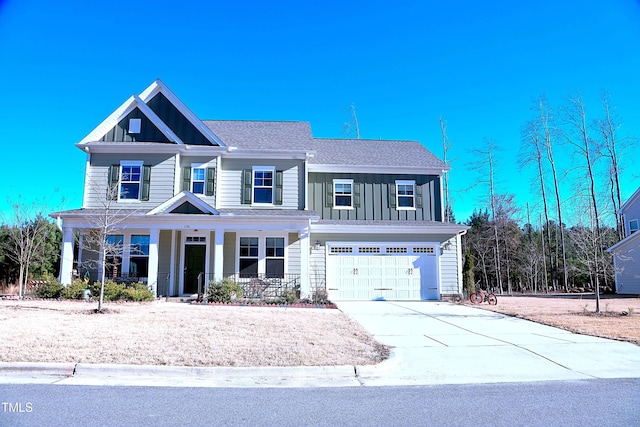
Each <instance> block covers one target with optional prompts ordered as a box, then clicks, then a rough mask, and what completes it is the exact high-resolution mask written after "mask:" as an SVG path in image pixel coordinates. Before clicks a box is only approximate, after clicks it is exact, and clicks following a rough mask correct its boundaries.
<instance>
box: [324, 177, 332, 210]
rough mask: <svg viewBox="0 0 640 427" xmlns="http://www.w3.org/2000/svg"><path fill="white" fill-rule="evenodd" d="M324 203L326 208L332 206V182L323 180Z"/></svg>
mask: <svg viewBox="0 0 640 427" xmlns="http://www.w3.org/2000/svg"><path fill="white" fill-rule="evenodd" d="M324 186H325V191H324V192H325V194H324V205H325V206H326V207H328V208H332V207H333V182H325V184H324Z"/></svg>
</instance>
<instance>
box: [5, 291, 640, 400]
mask: <svg viewBox="0 0 640 427" xmlns="http://www.w3.org/2000/svg"><path fill="white" fill-rule="evenodd" d="M338 308H339V309H340V310H342V311H343V312H344V313H346V314H347V315H348V316H350V317H351V318H353V319H354V320H356V321H357V322H359V323H360V324H361V325H362V326H364V327H365V328H366V329H367V330H369V331H370V332H371V333H372V334H373V335H374V337H375V338H376V339H377V340H378V341H379V342H381V343H383V344H386V345H389V346H393V347H394V348H393V350H392V354H391V357H390V358H389V359H388V360H386V361H384V362H382V363H380V364H378V365H373V366H327V367H289V368H287V367H284V368H280V367H269V368H259V367H258V368H225V367H220V368H191V367H173V366H130V365H93V364H66V363H48V364H44V363H0V384H2V383H14V384H15V383H18V384H23V383H50V384H53V383H55V384H68V385H112V386H172V387H361V386H388V385H431V384H465V383H494V382H527V381H548V380H577V379H593V378H638V377H640V346H637V345H634V344H630V343H624V342H618V341H612V340H607V339H602V338H595V337H590V336H586V335H577V334H572V333H570V332H567V331H563V330H560V329H557V328H552V327H549V326H544V325H539V324H537V323H533V322H529V321H526V320H521V319H515V318H512V317H508V316H504V315H502V314H498V313H493V312H491V311H485V310H481V309H476V308H471V307H465V306H460V305H454V304H450V303H445V302H432V301H428V302H427V301H423V302H420V301H416V302H392V301H359V302H340V303H338Z"/></svg>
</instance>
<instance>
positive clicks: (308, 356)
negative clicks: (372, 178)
mask: <svg viewBox="0 0 640 427" xmlns="http://www.w3.org/2000/svg"><path fill="white" fill-rule="evenodd" d="M105 307H106V310H105V312H104V313H95V312H94V310H95V308H96V303H85V302H75V301H7V300H5V301H0V334H1V336H2V339H1V340H0V361H4V362H19V361H21V362H70V363H119V364H120V363H121V364H134V365H138V364H140V365H142V364H145V365H175V366H320V365H324V366H326V365H365V364H374V363H377V362H379V361H381V360H383V359H384V358H386V357H387V356H388V349H386V348H385V347H383V346H381V345H380V344H378V343H377V342H376V341H375V340H374V339H373V338H372V337H371V336H370V335H369V334H368V333H367V332H366V331H365V330H364V329H363V328H362V327H361V326H360V325H358V324H357V323H355V322H354V321H352V320H351V319H349V318H348V317H347V316H346V315H344V314H343V313H342V312H340V311H339V310H332V309H315V308H283V307H230V306H202V305H189V304H184V303H170V302H153V303H140V304H136V303H107V304H105Z"/></svg>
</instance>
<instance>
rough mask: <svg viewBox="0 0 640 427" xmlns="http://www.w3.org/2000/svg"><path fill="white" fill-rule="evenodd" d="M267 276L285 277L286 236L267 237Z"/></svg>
mask: <svg viewBox="0 0 640 427" xmlns="http://www.w3.org/2000/svg"><path fill="white" fill-rule="evenodd" d="M265 250H266V253H265V258H266V271H265V273H266V276H267V277H280V278H283V277H284V237H267V238H266V242H265Z"/></svg>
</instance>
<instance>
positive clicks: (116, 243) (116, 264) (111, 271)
mask: <svg viewBox="0 0 640 427" xmlns="http://www.w3.org/2000/svg"><path fill="white" fill-rule="evenodd" d="M123 248H124V236H123V235H122V234H113V235H110V236H107V238H106V239H105V247H104V252H105V272H106V277H118V276H120V272H121V271H122V252H123Z"/></svg>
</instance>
